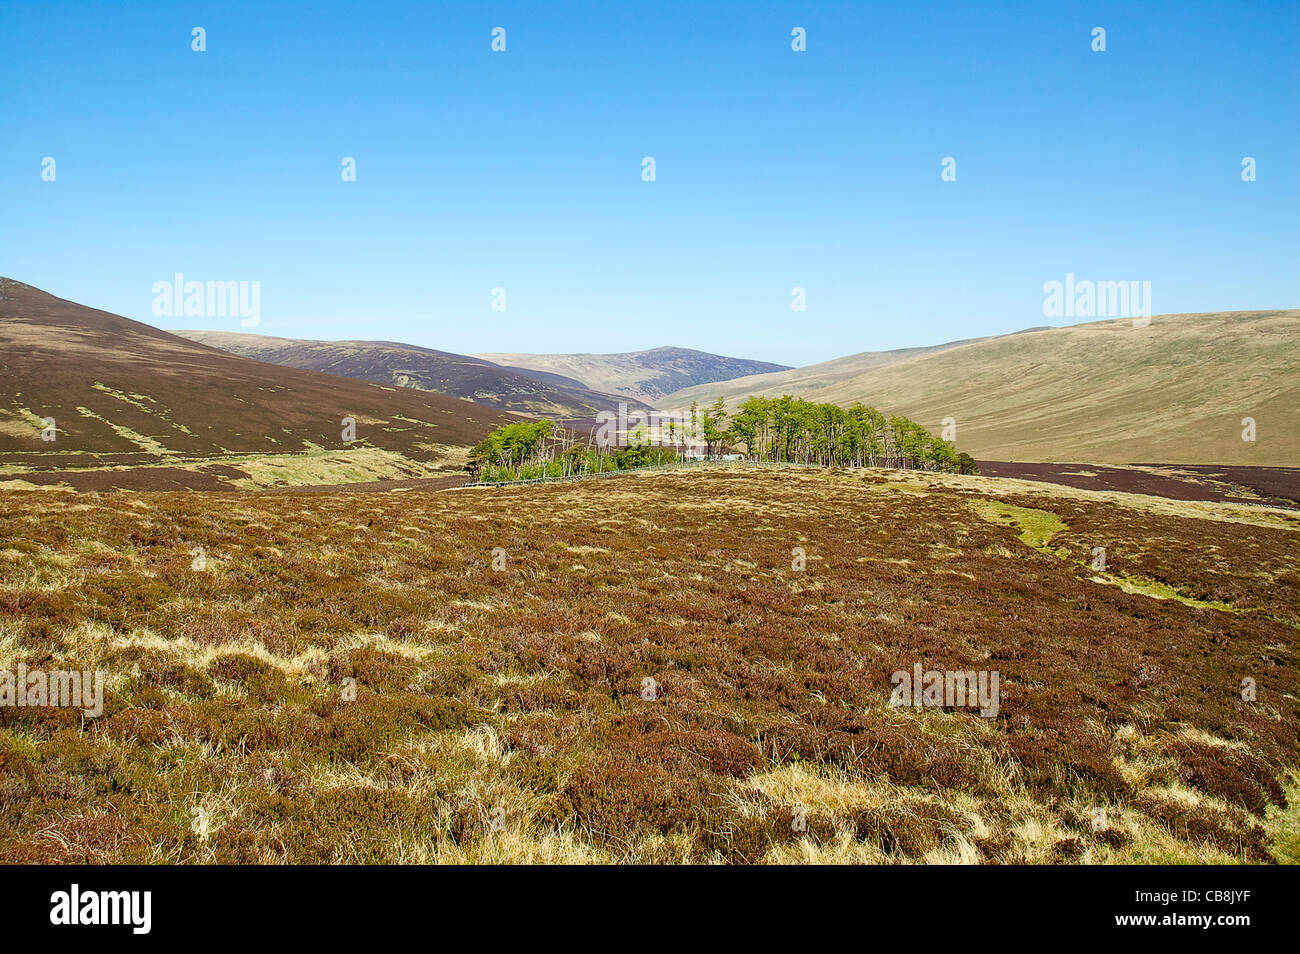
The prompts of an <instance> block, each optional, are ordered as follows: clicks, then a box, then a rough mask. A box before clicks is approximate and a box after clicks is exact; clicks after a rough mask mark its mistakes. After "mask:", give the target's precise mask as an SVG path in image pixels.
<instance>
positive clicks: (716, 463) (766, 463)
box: [452, 458, 830, 490]
mask: <svg viewBox="0 0 1300 954" xmlns="http://www.w3.org/2000/svg"><path fill="white" fill-rule="evenodd" d="M736 466H740V467H776V468H781V467H806V468H810V469H816V470H829V469H830V467H829V465H827V464H805V463H802V462H800V461H780V460H709V459H707V458H706V459H704V460H693V461H674V462H673V463H671V464H647V465H645V466H644V467H627V468H624V469H623V470H602V471H599V472H597V473H586V474H570V475H569V476H568V477H528V478H525V479H523V480H475V481H473V482H471V483H468V484H464V485H463V486H461V487H456V488H452V489H455V490H467V489H469V488H470V487H519V486H522V485H524V484H567V483H569V482H571V481H575V480H594V479H596V478H597V477H617V476H618V475H620V474H637V473H641V472H642V471H648V470H678V469H681V468H687V467H736Z"/></svg>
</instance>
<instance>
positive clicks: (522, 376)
mask: <svg viewBox="0 0 1300 954" xmlns="http://www.w3.org/2000/svg"><path fill="white" fill-rule="evenodd" d="M176 334H178V335H180V336H181V337H183V338H188V339H189V340H191V341H197V342H199V343H200V344H205V345H209V346H211V347H213V348H220V349H221V350H222V351H229V352H230V353H231V354H237V355H240V356H242V357H245V358H253V359H254V360H257V361H265V362H268V363H270V364H278V365H283V366H285V367H290V368H303V369H306V370H309V371H324V372H326V373H327V374H340V375H343V376H345V377H349V378H360V379H361V380H364V381H375V382H378V383H380V384H391V385H396V386H397V387H403V388H418V389H421V390H424V391H433V392H435V393H438V394H445V395H447V396H448V397H457V398H466V399H468V400H471V401H475V402H477V403H479V404H486V405H488V406H489V407H495V408H498V409H500V410H503V411H516V412H518V413H521V414H531V415H537V416H542V417H550V418H554V419H556V420H559V421H563V422H578V421H590V420H591V419H593V418H594V417H595V416H596V414H597V413H598V412H600V411H612V410H616V409H617V406H618V402H619V401H620V400H625V401H629V403H631V404H634V405H636V406H637V407H640V408H645V407H646V406H645V405H644V404H642V403H641V402H639V401H632V400H630V399H629V398H627V397H620V396H618V395H611V394H602V393H599V392H597V391H593V390H590V389H588V388H585V387H583V386H582V384H580V383H579V382H577V381H572V380H567V379H565V378H562V377H561V376H559V375H542V374H538V373H533V372H522V371H517V370H514V369H512V368H503V367H501V366H500V365H497V364H494V363H492V362H491V361H487V360H485V359H483V358H475V357H470V356H468V355H462V354H452V353H450V352H447V351H436V350H434V349H432V348H421V347H419V346H417V345H409V344H399V343H396V342H391V341H303V340H299V339H295V338H272V337H267V336H265V335H253V334H243V333H239V332H224V331H178V332H176Z"/></svg>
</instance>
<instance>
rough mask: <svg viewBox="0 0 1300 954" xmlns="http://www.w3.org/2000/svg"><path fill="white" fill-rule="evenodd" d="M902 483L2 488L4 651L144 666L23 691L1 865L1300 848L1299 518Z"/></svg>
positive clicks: (7, 774) (1021, 855) (1180, 855)
mask: <svg viewBox="0 0 1300 954" xmlns="http://www.w3.org/2000/svg"><path fill="white" fill-rule="evenodd" d="M865 478H866V479H864V475H862V474H836V473H808V474H805V473H799V474H788V473H783V472H754V471H752V470H750V471H741V470H739V469H725V468H719V469H716V470H701V471H699V472H692V473H691V474H671V473H665V474H653V475H639V476H637V477H633V478H621V479H610V480H607V481H601V482H593V483H592V484H571V485H556V486H546V487H529V488H506V489H497V490H493V491H491V492H490V493H478V492H474V493H456V494H434V493H425V492H420V491H413V492H409V493H405V494H402V495H375V494H345V493H315V494H310V495H308V494H302V495H298V494H282V495H276V496H255V497H238V498H236V497H207V496H204V495H202V494H193V493H191V494H146V495H107V496H104V497H102V498H99V499H96V498H94V497H86V496H74V495H67V494H48V493H17V494H7V495H5V496H4V497H0V611H2V613H0V663H2V664H5V665H9V666H12V665H14V664H16V663H17V662H19V661H24V662H27V663H28V664H29V665H37V664H39V665H42V666H45V667H46V668H73V667H78V668H89V667H94V668H102V669H105V670H106V671H107V672H108V673H109V683H108V692H107V697H106V701H105V712H104V715H103V716H102V717H101V718H100V719H98V720H90V721H88V722H87V723H86V725H85V726H84V727H83V725H82V722H81V718H80V715H79V713H76V712H70V711H67V710H50V709H46V710H40V709H16V708H3V709H0V860H4V861H11V862H22V861H44V862H93V863H102V862H119V863H120V862H144V863H158V862H187V863H188V862H194V863H202V862H222V863H286V862H289V863H298V862H325V863H332V862H385V863H403V862H405V863H424V862H447V863H472V862H501V863H515V862H519V863H524V862H538V861H555V862H619V861H640V862H653V863H682V862H697V863H714V862H723V863H804V862H820V863H855V862H868V863H930V864H959V863H990V862H991V863H1046V864H1057V863H1149V862H1157V861H1158V862H1206V861H1215V862H1225V861H1233V862H1240V861H1245V862H1269V861H1275V860H1286V859H1292V860H1293V859H1294V858H1295V854H1296V848H1295V845H1296V836H1295V830H1296V827H1295V826H1296V815H1295V810H1294V797H1293V796H1294V794H1295V775H1294V774H1293V773H1294V772H1295V771H1296V769H1297V767H1300V746H1298V745H1297V742H1296V739H1297V738H1298V737H1300V710H1298V708H1297V707H1298V706H1300V701H1298V700H1300V666H1297V665H1296V664H1297V659H1296V654H1295V646H1296V638H1295V628H1294V625H1293V623H1292V622H1291V621H1293V620H1300V572H1298V567H1297V560H1298V558H1297V553H1298V552H1300V548H1297V547H1296V545H1295V544H1296V539H1297V538H1296V530H1295V529H1294V528H1293V527H1292V526H1290V525H1288V524H1287V523H1286V522H1285V521H1283V520H1280V519H1279V520H1276V521H1274V522H1272V523H1270V522H1268V519H1265V517H1267V515H1264V516H1261V515H1259V514H1249V515H1243V518H1242V519H1241V520H1237V519H1235V518H1234V516H1233V515H1234V514H1235V513H1236V511H1234V510H1232V509H1231V508H1228V507H1225V508H1222V509H1220V510H1219V511H1217V512H1216V515H1215V516H1214V518H1213V519H1210V518H1206V517H1205V516H1203V514H1202V513H1201V512H1200V511H1199V510H1193V511H1189V512H1187V513H1173V512H1169V511H1167V510H1164V509H1159V508H1157V509H1151V508H1143V507H1132V508H1130V507H1127V506H1120V505H1117V504H1115V503H1114V502H1107V501H1103V500H1098V499H1094V498H1090V497H1088V496H1087V495H1079V494H1074V493H1069V494H1062V495H1061V496H1058V497H1048V496H1046V495H1044V494H1042V493H1034V494H1028V493H1026V494H1020V493H1018V492H1013V493H1010V494H1005V493H1004V494H1002V495H1001V497H1000V499H998V500H996V501H990V500H987V499H986V497H985V496H984V494H983V493H982V492H981V489H980V488H981V485H978V484H962V483H950V482H947V481H932V480H929V479H928V478H927V477H924V476H921V475H915V476H914V477H913V478H912V480H911V481H909V483H914V484H915V485H916V486H913V487H904V488H901V489H900V487H899V485H898V484H897V483H896V482H895V481H893V480H892V479H891V478H890V477H889V476H887V475H883V474H882V475H874V474H868V475H865ZM917 487H923V488H924V490H922V491H918V490H917ZM987 515H992V516H994V517H995V519H992V520H990V519H986V516H987ZM1269 519H1271V518H1269ZM1261 521H1262V522H1261ZM1022 535H1025V536H1027V539H1023V540H1022V539H1020V537H1021V536H1022ZM1026 544H1029V545H1026ZM1095 545H1102V546H1105V547H1106V548H1107V553H1108V558H1109V563H1110V570H1109V571H1108V572H1114V573H1115V574H1117V575H1118V574H1123V575H1125V577H1126V578H1134V579H1139V578H1140V579H1148V580H1155V581H1159V582H1161V583H1162V584H1163V585H1165V586H1168V587H1171V588H1173V589H1175V590H1176V591H1177V592H1178V593H1181V594H1184V595H1186V596H1188V598H1189V599H1195V600H1200V601H1207V602H1208V601H1218V602H1222V603H1223V604H1224V605H1225V606H1229V607H1231V608H1233V609H1234V610H1236V611H1237V612H1234V613H1226V612H1206V611H1205V610H1204V609H1198V608H1196V607H1193V606H1189V605H1184V603H1182V602H1179V601H1177V600H1158V599H1152V598H1150V596H1147V595H1143V594H1140V593H1127V592H1124V591H1123V590H1122V589H1121V588H1119V587H1117V586H1098V585H1097V584H1096V583H1094V582H1092V581H1091V579H1090V577H1091V576H1093V575H1095V574H1094V572H1093V571H1092V570H1091V569H1090V568H1089V567H1088V565H1087V556H1088V553H1089V552H1090V548H1091V547H1092V546H1095ZM195 546H202V547H203V548H204V549H205V551H206V553H207V564H206V569H205V570H202V571H195V570H193V569H192V568H191V559H192V557H191V550H192V548H193V547H195ZM794 546H801V547H803V548H804V549H805V550H806V553H807V557H808V559H807V566H806V568H805V569H804V570H802V571H796V570H793V569H792V566H791V548H792V547H794ZM1034 546H1037V547H1039V548H1041V549H1045V550H1046V551H1047V552H1048V553H1050V554H1051V558H1045V557H1044V555H1042V554H1041V553H1039V552H1036V551H1035V549H1033V548H1032V547H1034ZM495 547H501V548H503V549H505V551H506V555H507V560H506V564H505V565H506V569H505V570H504V571H497V570H493V569H492V550H493V548H495ZM576 555H580V557H581V561H582V562H581V566H582V569H581V570H575V569H574V557H575V556H576ZM915 662H920V663H922V665H923V666H924V667H925V668H927V669H929V668H937V669H962V670H969V669H974V670H987V669H997V670H998V671H999V673H1000V674H1001V690H1002V692H1001V698H1000V709H999V713H998V716H997V718H996V719H981V718H979V717H978V716H977V715H975V714H974V713H973V712H972V711H971V710H969V709H956V708H954V709H930V708H925V709H921V710H915V709H906V710H904V709H892V708H890V707H889V706H888V700H889V696H890V690H891V683H890V674H891V673H892V672H893V671H895V670H896V669H910V668H911V666H912V665H913V663H915ZM1243 677H1250V678H1252V679H1254V680H1255V682H1256V685H1257V690H1258V694H1257V698H1256V699H1255V700H1254V701H1251V702H1248V701H1246V700H1244V699H1243V698H1242V694H1241V683H1242V679H1243ZM647 679H652V680H653V681H654V682H653V685H654V687H655V691H654V692H653V693H650V694H648V695H646V694H644V692H645V685H646V682H645V680H647ZM348 687H352V688H354V689H355V697H352V698H348V697H347V696H345V689H346V688H348ZM1099 810H1101V811H1104V818H1105V823H1104V824H1097V822H1096V819H1097V818H1098V817H1099V815H1098V811H1099Z"/></svg>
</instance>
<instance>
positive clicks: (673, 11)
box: [0, 0, 1300, 364]
mask: <svg viewBox="0 0 1300 954" xmlns="http://www.w3.org/2000/svg"><path fill="white" fill-rule="evenodd" d="M196 26H201V27H203V28H204V29H205V30H206V45H207V50H206V52H202V53H198V52H194V51H193V50H192V49H191V42H192V38H191V29H192V28H193V27H196ZM497 26H500V27H504V28H505V30H506V51H505V52H504V53H494V52H493V51H492V49H491V42H492V36H491V32H492V29H493V28H494V27H497ZM1097 26H1100V27H1104V28H1105V30H1106V51H1105V52H1104V53H1097V52H1094V51H1093V50H1092V42H1093V41H1092V35H1091V32H1092V29H1093V28H1094V27H1097ZM794 27H803V28H804V29H805V30H806V36H807V40H806V43H807V50H806V51H805V52H794V51H793V50H792V49H791V40H792V38H791V30H792V29H793V28H794ZM47 156H49V157H53V158H54V159H55V161H56V178H55V181H53V182H47V181H43V180H42V160H43V159H44V158H45V157H47ZM345 156H351V157H354V158H355V159H356V169H357V179H356V181H355V182H344V181H342V179H341V175H340V173H341V161H342V159H343V157H345ZM645 156H652V157H654V159H655V164H656V180H655V181H653V182H646V181H643V179H642V158H643V157H645ZM948 156H951V157H953V158H954V159H955V160H956V181H953V182H944V181H942V180H941V176H940V173H941V161H942V159H943V158H944V157H948ZM1246 156H1251V157H1254V158H1255V160H1256V163H1257V181H1255V182H1243V181H1242V178H1241V163H1242V158H1243V157H1246ZM175 272H182V273H184V275H185V277H186V279H196V280H200V281H209V280H222V281H239V280H243V281H258V282H260V283H261V323H260V326H259V327H258V328H257V329H256V330H257V331H259V332H261V333H265V334H275V335H285V336H290V337H311V338H376V339H378V338H384V339H390V340H401V341H409V342H413V343H416V344H422V345H426V346H429V347H435V348H441V349H444V350H449V351H458V352H476V351H566V352H567V351H591V352H608V351H625V350H637V349H641V348H647V347H654V346H657V345H664V344H673V345H680V346H684V347H694V348H699V349H702V350H706V351H714V352H720V353H725V354H732V355H738V356H742V357H750V358H759V359H764V360H769V361H776V362H780V363H784V364H804V363H808V362H812V361H818V360H823V359H827V358H831V357H836V356H839V355H842V354H848V353H852V352H856V351H864V350H877V349H884V348H894V347H905V346H909V345H922V344H932V343H937V342H941V341H946V340H951V339H954V338H963V337H970V336H975V335H984V334H995V333H1001V332H1007V331H1014V330H1018V329H1021V328H1025V327H1030V326H1034V325H1042V324H1049V323H1054V324H1060V323H1066V321H1068V320H1069V319H1058V320H1053V321H1050V322H1049V321H1048V320H1047V319H1045V318H1044V317H1043V310H1042V309H1043V299H1044V294H1043V284H1044V282H1047V281H1051V280H1054V279H1055V280H1064V277H1065V274H1066V273H1067V272H1072V273H1074V274H1075V275H1076V276H1078V278H1080V279H1091V280H1108V281H1113V280H1144V281H1150V282H1151V283H1152V299H1153V304H1154V311H1155V313H1157V314H1164V313H1173V312H1184V311H1217V310H1241V309H1257V308H1281V307H1300V3H1297V2H1294V0H1292V2H1281V0H1278V2H1249V0H1231V2H1221V3H1193V2H1187V3H1154V2H1152V3H1142V2H1119V3H1058V2H1044V0H1038V2H1028V3H999V4H993V3H988V4H985V3H975V2H954V3H933V4H927V3H913V2H905V3H898V2H890V3H880V4H876V3H870V4H869V3H764V2H753V0H747V2H737V3H709V2H704V0H701V2H695V3H680V4H679V3H668V2H660V0H656V2H653V3H649V2H646V3H631V2H629V3H622V2H616V0H602V2H591V3H540V2H530V3H517V4H515V3H373V2H367V3H347V4H343V3H331V2H329V0H318V2H314V3H304V4H281V3H265V2H264V3H242V2H230V0H223V2H219V3H218V2H213V3H204V4H186V3H166V4H164V3H158V4H146V3H119V2H103V3H63V2H49V0H41V2H34V0H4V2H2V3H0V274H2V275H7V276H10V277H13V278H16V279H19V280H21V281H25V282H28V283H30V284H33V285H36V286H39V287H42V288H45V289H46V290H48V291H51V292H53V293H55V294H57V295H60V296H62V297H65V298H71V299H74V300H76V301H79V302H82V303H85V304H89V305H93V306H96V307H100V308H105V309H107V310H109V311H113V312H117V313H120V314H124V315H127V316H129V317H133V318H138V319H140V320H143V321H149V322H151V323H154V324H158V325H161V326H163V327H168V328H184V327H202V328H212V329H228V330H235V331H238V330H240V328H239V327H238V321H237V320H235V319H231V318H215V317H210V318H190V319H186V318H183V317H182V318H174V319H160V318H155V317H154V316H153V314H152V312H151V305H152V303H153V298H154V295H153V292H152V287H153V284H154V283H155V282H157V281H160V280H170V279H171V277H172V275H173V274H174V273H175ZM795 286H800V287H803V288H805V289H806V290H807V292H806V294H807V311H806V312H802V313H799V312H794V311H792V309H791V289H792V288H794V287H795ZM496 287H502V288H504V289H505V290H506V311H504V312H496V311H493V310H492V309H491V303H492V289H493V288H496Z"/></svg>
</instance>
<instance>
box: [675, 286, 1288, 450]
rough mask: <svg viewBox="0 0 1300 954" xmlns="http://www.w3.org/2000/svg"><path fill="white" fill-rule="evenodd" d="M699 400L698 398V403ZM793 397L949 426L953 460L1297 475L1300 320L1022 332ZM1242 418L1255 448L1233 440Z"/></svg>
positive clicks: (1188, 320) (1215, 317) (1272, 315)
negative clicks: (1158, 465)
mask: <svg viewBox="0 0 1300 954" xmlns="http://www.w3.org/2000/svg"><path fill="white" fill-rule="evenodd" d="M730 384H731V382H728V385H730ZM711 393H712V392H711V391H710V389H708V388H704V389H699V394H700V400H701V403H707V402H708V400H711V399H712V398H711V397H709V396H708V395H710V394H711ZM801 396H803V397H806V398H808V399H809V400H815V401H833V402H835V403H837V404H841V405H844V406H847V405H849V404H852V403H853V402H854V401H862V402H863V403H864V404H870V405H873V406H876V407H879V408H881V409H882V410H886V411H889V412H893V413H898V414H903V415H905V416H907V417H910V418H912V419H914V420H916V421H919V422H920V423H922V424H924V425H926V426H927V427H929V428H930V429H931V430H932V431H934V432H935V433H938V432H939V431H940V430H941V422H942V421H943V419H944V418H946V417H952V418H954V419H955V420H956V421H957V442H956V443H957V447H958V449H959V450H964V451H968V452H969V453H971V454H973V455H974V456H976V457H977V458H984V459H988V460H1018V461H1066V462H1079V461H1086V462H1090V463H1133V462H1148V461H1156V462H1162V463H1185V464H1193V463H1216V464H1236V465H1254V466H1300V311H1294V310H1293V311H1280V312H1278V311H1272V312H1226V313H1215V314H1198V315H1162V316H1157V317H1155V318H1152V319H1151V323H1150V324H1149V325H1148V326H1146V327H1143V328H1137V327H1134V325H1133V322H1132V321H1131V320H1129V319H1122V320H1115V321H1101V322H1093V323H1089V324H1084V325H1075V326H1073V327H1068V328H1052V329H1046V330H1040V331H1030V332H1022V333H1020V334H1016V335H1008V336H1004V337H999V338H992V339H988V340H984V341H979V342H975V343H972V344H967V345H963V346H961V347H958V348H952V349H950V350H945V351H942V352H938V353H934V354H929V355H925V356H922V357H918V358H913V359H911V360H907V361H903V362H899V363H894V364H890V365H888V366H885V367H880V368H876V369H874V370H871V371H867V372H866V373H863V374H859V375H856V376H854V377H850V378H846V379H842V380H838V381H836V382H834V383H832V384H830V385H828V386H825V387H820V388H813V389H810V390H806V391H804V392H803V393H802V395H801ZM674 397H677V396H674ZM729 403H730V405H731V406H732V407H734V406H735V404H736V403H737V400H736V397H735V396H733V398H732V400H731V401H730V402H729ZM1245 417H1253V418H1254V419H1255V421H1256V424H1257V439H1256V441H1255V442H1254V443H1247V442H1245V441H1243V440H1242V439H1241V432H1242V424H1241V421H1242V419H1243V418H1245Z"/></svg>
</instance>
